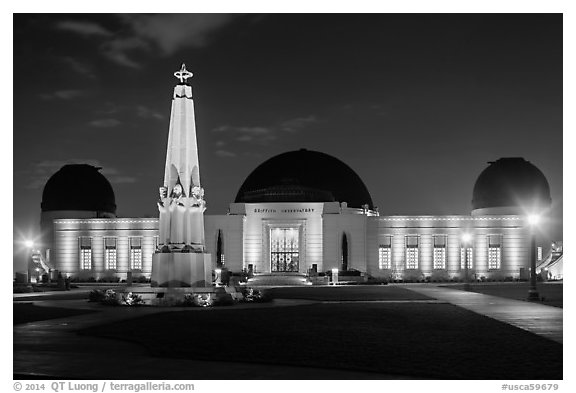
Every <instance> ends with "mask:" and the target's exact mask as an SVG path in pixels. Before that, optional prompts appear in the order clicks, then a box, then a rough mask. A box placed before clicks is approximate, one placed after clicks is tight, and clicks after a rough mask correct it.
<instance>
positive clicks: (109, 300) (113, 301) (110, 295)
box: [102, 289, 120, 306]
mask: <svg viewBox="0 0 576 393" xmlns="http://www.w3.org/2000/svg"><path fill="white" fill-rule="evenodd" d="M102 304H107V305H110V306H118V305H119V304H120V301H119V300H118V295H117V294H116V291H114V290H112V289H107V290H106V292H104V299H102Z"/></svg>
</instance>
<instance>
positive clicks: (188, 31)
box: [56, 14, 236, 68]
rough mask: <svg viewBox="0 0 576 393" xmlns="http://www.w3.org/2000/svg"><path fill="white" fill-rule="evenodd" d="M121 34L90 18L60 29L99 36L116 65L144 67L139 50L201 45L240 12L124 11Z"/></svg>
mask: <svg viewBox="0 0 576 393" xmlns="http://www.w3.org/2000/svg"><path fill="white" fill-rule="evenodd" d="M117 17H118V18H119V21H120V22H121V23H122V24H124V29H122V30H121V33H118V34H116V33H113V32H112V31H110V30H109V29H107V28H105V27H104V26H102V25H101V24H98V23H94V22H88V21H71V20H64V21H61V22H59V23H57V24H56V28H57V29H59V30H63V31H68V32H70V33H75V34H78V35H81V36H84V37H91V38H99V39H101V40H103V41H102V42H101V44H100V52H101V53H102V54H103V55H104V56H105V57H106V58H108V59H109V60H111V61H113V62H115V63H116V64H119V65H122V66H125V67H130V68H140V67H141V66H140V64H139V63H138V62H137V61H136V60H134V58H133V54H134V53H135V52H136V51H141V52H147V53H151V52H153V51H156V52H155V53H159V54H160V55H162V56H169V55H172V54H174V53H175V52H177V51H178V50H180V49H183V48H201V47H204V46H206V45H208V44H209V43H210V40H211V37H212V36H213V35H214V34H215V33H216V32H217V31H218V30H220V29H222V28H223V27H224V26H226V25H227V24H229V23H230V22H231V21H232V20H233V19H234V18H235V17H236V15H230V14H157V15H144V14H121V15H117Z"/></svg>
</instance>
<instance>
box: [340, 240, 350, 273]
mask: <svg viewBox="0 0 576 393" xmlns="http://www.w3.org/2000/svg"><path fill="white" fill-rule="evenodd" d="M340 270H343V271H346V270H348V237H347V236H346V234H345V233H342V253H341V264H340Z"/></svg>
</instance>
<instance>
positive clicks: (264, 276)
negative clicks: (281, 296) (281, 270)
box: [247, 273, 312, 286]
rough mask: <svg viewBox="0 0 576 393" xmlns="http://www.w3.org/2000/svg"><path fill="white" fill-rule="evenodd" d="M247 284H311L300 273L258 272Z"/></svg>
mask: <svg viewBox="0 0 576 393" xmlns="http://www.w3.org/2000/svg"><path fill="white" fill-rule="evenodd" d="M247 285H248V286H300V285H312V283H311V282H310V281H309V280H308V278H307V277H306V275H305V274H302V273H286V274H278V273H258V274H255V275H254V277H251V278H249V279H248V283H247Z"/></svg>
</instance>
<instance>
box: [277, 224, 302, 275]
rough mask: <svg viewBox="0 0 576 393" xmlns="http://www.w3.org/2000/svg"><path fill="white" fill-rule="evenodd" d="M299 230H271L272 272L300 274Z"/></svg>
mask: <svg viewBox="0 0 576 393" xmlns="http://www.w3.org/2000/svg"><path fill="white" fill-rule="evenodd" d="M298 235H299V233H298V229H297V228H271V229H270V264H271V267H270V270H271V271H272V272H298V263H299V244H298Z"/></svg>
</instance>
